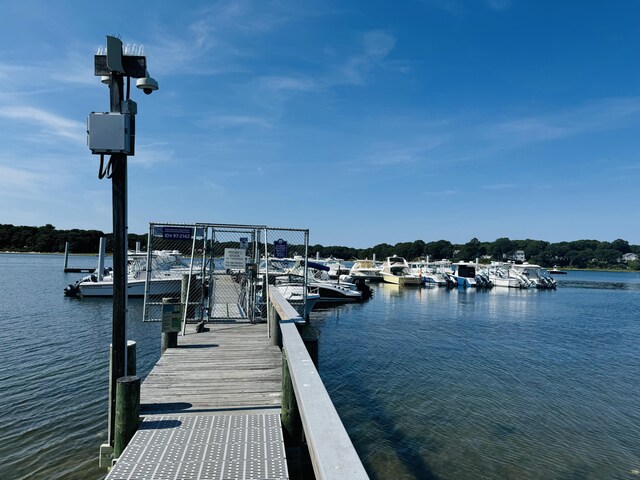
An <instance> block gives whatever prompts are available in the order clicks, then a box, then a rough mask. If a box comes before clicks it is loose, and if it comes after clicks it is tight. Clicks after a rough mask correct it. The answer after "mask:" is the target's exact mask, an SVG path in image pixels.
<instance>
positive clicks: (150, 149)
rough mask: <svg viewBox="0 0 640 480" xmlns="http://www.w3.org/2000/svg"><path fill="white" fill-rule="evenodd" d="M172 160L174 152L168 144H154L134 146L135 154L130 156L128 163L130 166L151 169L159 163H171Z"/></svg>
mask: <svg viewBox="0 0 640 480" xmlns="http://www.w3.org/2000/svg"><path fill="white" fill-rule="evenodd" d="M163 145H164V147H163ZM174 158H175V151H174V150H173V148H172V147H171V146H170V145H169V144H162V143H154V144H146V145H136V154H135V155H134V156H130V157H129V160H128V162H129V164H130V165H132V166H139V167H143V168H151V167H153V166H155V165H157V164H160V163H172V162H173V161H174Z"/></svg>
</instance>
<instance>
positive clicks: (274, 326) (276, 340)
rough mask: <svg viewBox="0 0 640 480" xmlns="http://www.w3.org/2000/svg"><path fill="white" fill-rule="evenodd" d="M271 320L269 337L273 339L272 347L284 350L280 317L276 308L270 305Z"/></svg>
mask: <svg viewBox="0 0 640 480" xmlns="http://www.w3.org/2000/svg"><path fill="white" fill-rule="evenodd" d="M269 318H270V319H271V324H270V325H269V329H270V331H269V336H270V337H271V345H276V346H278V347H280V348H282V332H281V331H280V315H278V312H277V311H276V309H275V307H274V306H273V305H271V304H269Z"/></svg>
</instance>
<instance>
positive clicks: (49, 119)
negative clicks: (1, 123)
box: [0, 106, 86, 144]
mask: <svg viewBox="0 0 640 480" xmlns="http://www.w3.org/2000/svg"><path fill="white" fill-rule="evenodd" d="M0 117H1V118H9V119H12V120H19V121H21V122H24V123H28V124H31V125H36V126H38V127H40V133H41V134H42V135H44V136H54V137H58V138H63V139H65V140H70V141H72V142H74V143H78V144H84V143H85V142H86V133H85V132H86V125H84V124H83V123H82V122H78V121H76V120H70V119H68V118H65V117H62V116H60V115H57V114H55V113H51V112H48V111H46V110H43V109H41V108H36V107H30V106H5V107H0Z"/></svg>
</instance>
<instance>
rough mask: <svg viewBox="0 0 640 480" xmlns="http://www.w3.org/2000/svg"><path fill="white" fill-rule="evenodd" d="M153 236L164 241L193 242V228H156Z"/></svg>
mask: <svg viewBox="0 0 640 480" xmlns="http://www.w3.org/2000/svg"><path fill="white" fill-rule="evenodd" d="M153 235H154V236H156V237H162V238H163V239H164V240H191V239H192V238H193V228H189V227H154V228H153Z"/></svg>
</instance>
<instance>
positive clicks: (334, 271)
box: [318, 257, 350, 279]
mask: <svg viewBox="0 0 640 480" xmlns="http://www.w3.org/2000/svg"><path fill="white" fill-rule="evenodd" d="M318 263H323V264H324V265H326V266H327V267H329V270H328V272H329V278H333V279H335V278H339V277H340V275H348V274H349V270H350V267H347V266H346V265H345V264H344V260H342V259H341V258H333V257H331V258H327V259H325V260H324V261H323V262H318Z"/></svg>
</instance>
